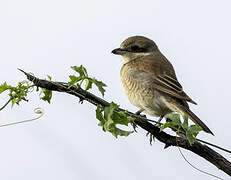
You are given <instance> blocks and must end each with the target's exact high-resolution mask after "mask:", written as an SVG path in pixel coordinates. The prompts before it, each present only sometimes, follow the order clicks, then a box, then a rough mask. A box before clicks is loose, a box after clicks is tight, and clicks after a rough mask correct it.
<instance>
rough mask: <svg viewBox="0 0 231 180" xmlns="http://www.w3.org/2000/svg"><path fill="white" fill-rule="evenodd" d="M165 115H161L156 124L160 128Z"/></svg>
mask: <svg viewBox="0 0 231 180" xmlns="http://www.w3.org/2000/svg"><path fill="white" fill-rule="evenodd" d="M163 117H164V116H163V115H162V116H160V118H159V120H158V122H157V123H156V124H155V126H157V127H158V128H160V126H161V123H160V122H161V120H162V119H163Z"/></svg>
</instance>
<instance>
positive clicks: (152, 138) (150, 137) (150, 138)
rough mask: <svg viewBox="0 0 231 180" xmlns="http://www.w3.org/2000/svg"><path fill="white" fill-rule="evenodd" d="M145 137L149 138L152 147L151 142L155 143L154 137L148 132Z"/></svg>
mask: <svg viewBox="0 0 231 180" xmlns="http://www.w3.org/2000/svg"><path fill="white" fill-rule="evenodd" d="M146 136H149V142H150V145H152V141H155V137H154V136H153V135H152V134H151V133H150V132H147V134H146Z"/></svg>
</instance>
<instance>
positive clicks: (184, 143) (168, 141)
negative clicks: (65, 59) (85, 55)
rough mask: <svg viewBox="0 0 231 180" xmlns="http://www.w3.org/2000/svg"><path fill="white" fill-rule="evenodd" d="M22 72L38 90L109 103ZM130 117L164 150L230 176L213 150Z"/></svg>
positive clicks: (229, 168) (228, 165) (227, 166)
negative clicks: (181, 152) (186, 154)
mask: <svg viewBox="0 0 231 180" xmlns="http://www.w3.org/2000/svg"><path fill="white" fill-rule="evenodd" d="M19 70H20V71H21V72H23V73H24V74H25V75H26V76H27V79H28V80H30V81H32V82H33V83H34V85H35V86H37V87H40V88H46V89H48V90H51V91H58V92H65V93H68V94H71V95H74V96H77V97H78V98H79V99H80V101H83V100H85V101H88V102H89V103H91V104H93V105H95V106H97V105H101V106H103V107H106V106H109V105H110V103H108V102H107V101H105V100H103V99H101V98H99V97H97V96H95V95H94V94H92V93H90V92H87V91H84V90H82V89H80V88H77V87H75V86H71V87H68V85H67V84H66V83H63V82H53V81H48V80H44V79H39V78H37V77H35V76H33V75H31V74H29V73H26V72H24V71H23V70H21V69H19ZM120 111H125V110H124V109H120ZM129 113H130V114H131V116H133V117H135V118H136V119H135V120H134V121H135V123H136V124H137V125H138V126H140V127H141V128H143V129H144V130H146V131H147V132H149V133H151V134H152V135H153V136H154V137H155V138H156V139H158V140H159V141H160V142H162V143H164V144H165V148H167V147H170V146H179V147H181V148H184V149H187V150H189V151H191V152H193V153H195V154H197V155H199V156H201V157H202V158H204V159H206V160H207V161H209V162H210V163H212V164H213V165H215V166H216V167H217V168H218V169H220V170H222V171H223V172H225V173H226V174H228V175H230V176H231V162H229V161H228V160H227V159H226V158H224V157H223V156H222V155H220V154H219V153H217V152H216V151H214V150H213V149H211V148H209V147H208V146H206V145H204V144H202V143H200V142H198V141H196V142H195V143H194V144H193V145H192V146H190V144H189V142H188V140H187V139H185V138H182V137H177V136H172V135H170V134H167V133H165V132H163V131H161V132H160V129H159V128H158V127H156V126H154V125H153V124H151V123H149V122H148V121H147V119H146V118H144V117H142V116H138V115H136V114H134V113H132V112H129Z"/></svg>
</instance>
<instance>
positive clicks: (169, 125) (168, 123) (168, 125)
mask: <svg viewBox="0 0 231 180" xmlns="http://www.w3.org/2000/svg"><path fill="white" fill-rule="evenodd" d="M175 126H176V123H174V122H166V123H165V124H164V125H162V126H161V127H160V131H163V130H164V129H165V128H168V127H169V128H173V127H175Z"/></svg>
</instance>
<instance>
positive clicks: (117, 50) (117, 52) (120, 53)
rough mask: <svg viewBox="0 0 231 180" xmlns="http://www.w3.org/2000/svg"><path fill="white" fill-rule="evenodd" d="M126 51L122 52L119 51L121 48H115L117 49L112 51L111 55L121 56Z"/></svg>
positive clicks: (122, 50) (121, 50)
mask: <svg viewBox="0 0 231 180" xmlns="http://www.w3.org/2000/svg"><path fill="white" fill-rule="evenodd" d="M126 52H127V51H126V50H124V49H121V48H117V49H114V50H113V51H112V52H111V53H112V54H117V55H123V54H125V53H126Z"/></svg>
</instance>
